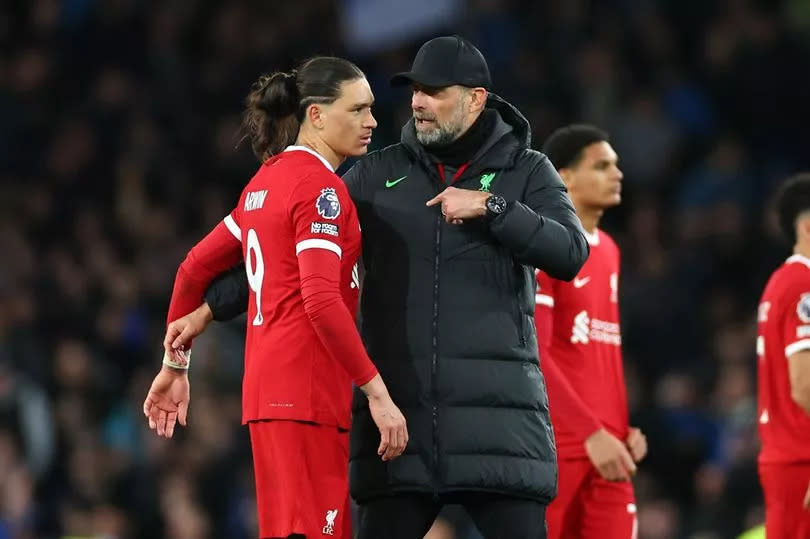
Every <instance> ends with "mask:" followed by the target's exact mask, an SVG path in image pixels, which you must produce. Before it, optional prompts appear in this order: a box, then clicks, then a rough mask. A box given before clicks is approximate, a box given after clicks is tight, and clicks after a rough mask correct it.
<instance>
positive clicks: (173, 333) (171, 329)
mask: <svg viewBox="0 0 810 539" xmlns="http://www.w3.org/2000/svg"><path fill="white" fill-rule="evenodd" d="M180 333H181V331H180V330H179V329H177V324H176V323H175V322H172V323H171V324H169V326H168V327H167V328H166V337H165V338H164V339H163V349H164V350H166V351H167V352H170V351H171V350H172V342H173V341H174V340H175V339H176V338H177V336H178V335H180Z"/></svg>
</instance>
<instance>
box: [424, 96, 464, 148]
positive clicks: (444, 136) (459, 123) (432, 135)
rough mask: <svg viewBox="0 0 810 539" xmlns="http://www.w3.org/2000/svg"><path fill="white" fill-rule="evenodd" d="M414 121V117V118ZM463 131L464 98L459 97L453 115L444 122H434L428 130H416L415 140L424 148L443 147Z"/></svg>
mask: <svg viewBox="0 0 810 539" xmlns="http://www.w3.org/2000/svg"><path fill="white" fill-rule="evenodd" d="M414 121H415V119H414ZM463 131H464V100H463V99H459V100H458V105H457V106H456V110H455V111H454V112H453V117H452V118H450V120H449V121H448V122H447V123H446V124H444V125H438V123H437V124H436V128H435V129H433V130H432V131H430V132H425V131H419V130H418V129H417V130H416V140H418V141H419V144H421V145H422V146H424V147H426V148H443V147H445V146H449V145H450V144H452V143H453V142H454V141H455V140H456V139H457V138H458V137H460V136H461V133H462V132H463Z"/></svg>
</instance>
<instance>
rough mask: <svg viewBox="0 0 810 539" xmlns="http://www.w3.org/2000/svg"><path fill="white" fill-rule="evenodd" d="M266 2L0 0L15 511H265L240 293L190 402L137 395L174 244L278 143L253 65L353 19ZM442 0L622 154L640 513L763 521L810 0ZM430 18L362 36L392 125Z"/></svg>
mask: <svg viewBox="0 0 810 539" xmlns="http://www.w3.org/2000/svg"><path fill="white" fill-rule="evenodd" d="M361 3H362V2H359V3H358V2H354V3H352V4H353V5H355V7H356V5H359V4H361ZM270 4H271V3H268V2H262V1H259V0H246V1H245V2H237V3H220V4H216V3H210V2H203V1H201V0H168V1H166V2H163V3H161V4H160V5H159V6H154V5H151V4H148V3H143V2H136V1H134V0H105V1H103V2H99V1H92V0H69V1H62V2H59V1H56V0H32V1H29V2H22V1H19V0H17V1H13V0H12V1H10V2H4V3H3V6H2V8H0V44H2V48H0V51H1V52H0V118H2V120H0V253H3V259H2V262H1V263H0V418H2V420H1V421H0V539H5V538H6V537H9V538H14V539H28V538H32V539H33V538H39V537H43V538H49V537H64V536H70V535H78V536H96V537H100V536H107V537H121V538H127V539H129V538H135V539H140V538H144V539H145V538H155V537H173V538H185V537H189V538H195V539H197V538H204V537H217V538H239V539H241V538H249V537H255V515H254V514H253V511H252V509H251V508H252V507H253V500H252V496H253V485H252V482H251V473H250V459H249V454H250V453H249V446H248V441H247V436H246V433H245V432H244V429H242V428H240V426H239V399H238V394H239V384H240V377H241V373H242V370H241V350H242V344H241V339H242V337H241V335H240V332H241V331H242V327H240V323H241V324H242V326H243V324H244V321H242V322H234V323H233V324H231V325H223V326H218V327H217V328H216V330H215V331H212V332H211V335H210V336H208V335H207V336H206V337H205V338H204V340H203V339H201V340H200V342H199V343H198V345H197V346H195V348H196V351H195V354H197V355H196V360H195V367H194V369H193V373H192V376H193V377H195V380H194V383H195V388H197V389H195V394H194V398H193V399H192V405H191V410H190V419H189V420H190V421H191V423H192V424H193V425H194V428H193V429H190V430H189V431H188V432H181V433H180V437H179V439H177V440H173V441H172V442H169V443H162V442H160V441H157V440H154V439H153V438H152V437H145V436H144V434H145V430H146V429H145V428H144V427H145V425H144V422H143V418H142V415H141V414H140V411H139V408H140V402H139V399H140V396H141V394H142V392H143V389H144V388H145V387H147V385H148V379H150V378H151V376H152V375H153V374H154V370H155V369H157V367H158V363H159V360H160V342H161V337H162V333H163V332H162V328H163V326H164V323H165V313H166V305H167V301H168V294H169V292H170V287H171V283H172V279H173V276H174V273H175V271H176V268H177V264H178V263H179V262H180V261H181V260H182V258H183V256H184V255H185V252H186V250H187V249H188V248H189V247H190V246H191V245H192V240H193V239H194V238H197V237H199V235H200V233H201V232H202V231H204V230H208V229H209V228H210V227H211V225H212V224H213V223H215V222H216V221H217V220H219V219H220V218H221V217H222V215H224V214H225V213H226V212H227V211H229V210H230V209H231V206H232V204H233V203H234V202H235V200H236V197H237V196H238V193H239V192H240V191H241V188H242V185H243V182H244V180H245V178H247V177H249V176H250V174H251V173H252V172H253V171H254V169H255V162H254V160H253V158H252V156H251V155H250V152H249V149H247V148H244V147H239V148H238V149H237V146H238V143H239V140H240V133H239V132H238V130H237V125H238V115H239V113H240V111H241V105H242V103H241V99H242V96H243V95H244V94H245V93H246V90H247V88H248V86H249V85H250V83H251V82H252V81H253V80H255V78H256V76H257V74H258V73H260V72H262V71H269V70H272V69H275V68H289V67H290V66H291V65H293V64H294V63H296V62H297V61H300V60H302V59H304V58H306V57H307V56H310V55H312V54H315V53H322V54H323V53H333V54H337V55H341V54H348V46H347V45H348V44H349V38H351V41H352V43H354V42H356V41H357V40H356V39H354V38H355V37H356V36H353V35H351V36H345V35H341V32H345V31H346V27H344V28H343V29H341V28H340V27H339V26H338V25H328V24H324V21H325V20H338V19H341V20H344V19H346V17H345V16H347V15H350V14H351V13H350V12H349V10H347V9H346V6H347V5H348V4H349V3H347V2H331V1H329V0H302V1H300V2H294V3H292V4H285V3H272V5H270ZM440 4H441V6H440V5H439V4H437V6H438V7H442V6H446V7H447V10H446V11H444V12H443V13H449V14H450V15H448V16H447V18H443V19H442V20H439V21H432V22H435V25H436V28H437V31H438V29H441V30H442V32H459V33H461V34H466V36H467V37H468V38H471V39H472V40H473V41H474V42H476V43H477V44H478V45H479V46H480V48H481V49H482V51H483V52H484V54H486V55H487V57H488V58H490V59H491V63H492V69H493V75H494V78H495V81H496V84H497V87H498V88H500V89H501V91H502V93H503V94H504V97H506V98H508V99H510V100H512V101H513V102H514V103H515V104H516V105H517V106H519V107H520V108H521V110H523V111H525V112H526V114H527V115H528V116H529V119H530V120H531V122H532V125H533V127H534V131H535V133H534V140H535V141H539V140H543V138H545V136H546V135H548V134H549V133H550V132H551V131H552V130H553V129H555V128H557V127H559V126H560V125H563V124H565V123H570V122H572V121H590V122H595V123H597V124H600V125H602V126H603V127H605V128H607V129H608V130H610V131H611V132H612V133H613V134H614V143H615V144H614V145H615V147H616V149H617V151H618V153H619V154H620V155H621V156H622V158H623V161H622V163H621V166H622V168H623V170H624V171H625V174H626V180H627V182H626V187H627V189H626V191H625V193H626V197H625V198H626V202H625V204H624V206H623V208H622V209H620V210H617V211H616V213H615V214H611V215H609V216H608V217H607V218H606V220H605V224H606V229H607V230H608V231H609V232H611V233H612V234H613V235H614V237H616V238H617V240H618V242H619V244H620V245H621V246H622V249H623V253H624V255H625V256H624V260H623V265H624V268H623V280H622V283H621V286H620V291H621V294H622V305H623V310H624V314H623V316H624V318H625V319H624V320H623V327H624V329H625V335H624V341H625V350H626V361H627V362H628V366H627V372H628V383H629V386H630V388H631V397H632V398H631V405H632V410H631V413H632V416H633V421H634V422H637V424H639V425H640V426H642V428H643V429H644V430H645V432H647V434H648V439H649V443H650V453H649V460H648V461H647V462H645V464H644V466H642V468H641V470H640V472H639V476H638V478H637V490H638V503H639V537H642V538H651V539H663V538H670V537H671V538H682V537H692V538H698V537H702V538H704V539H708V538H714V537H730V536H732V534H736V533H738V532H740V531H741V530H743V529H745V528H748V527H752V526H754V525H755V524H756V523H757V522H758V521H761V518H762V513H761V498H760V493H759V488H758V485H757V478H756V473H755V468H754V467H753V466H754V464H753V463H754V455H755V453H756V444H757V439H756V434H755V429H754V424H753V418H752V415H751V414H752V406H753V399H754V394H753V387H752V386H753V381H754V380H753V373H752V371H751V369H752V368H753V365H754V361H755V360H754V356H753V332H754V331H755V327H754V319H753V315H754V311H755V308H756V302H757V294H758V291H759V290H761V288H762V286H763V284H764V280H765V278H766V277H767V275H768V274H769V273H770V271H771V270H772V269H773V268H774V267H776V265H777V264H778V263H779V262H780V261H781V260H783V259H784V258H785V257H786V255H787V247H786V246H782V245H781V244H779V243H777V242H775V241H774V236H773V234H772V232H771V227H770V224H769V223H770V221H769V220H768V219H767V217H766V213H765V211H764V209H765V203H766V200H767V194H768V193H769V192H770V191H771V189H772V188H773V182H774V180H775V179H778V178H781V177H783V176H784V174H785V173H787V172H792V171H795V170H797V169H799V168H803V167H807V166H808V165H810V158H808V153H807V152H806V148H808V147H810V135H808V130H807V128H806V126H807V125H808V123H810V116H808V114H810V108H808V107H806V106H805V101H806V96H805V93H806V90H805V89H806V88H807V86H808V82H810V81H808V78H810V76H808V73H807V70H806V69H802V67H801V66H804V65H807V58H808V50H809V49H808V47H810V37H808V36H810V34H809V33H808V28H810V25H809V23H808V21H810V10H808V8H807V2H804V1H801V0H785V1H783V2H764V1H759V0H729V1H727V2H701V1H698V0H682V1H679V2H665V1H663V0H654V1H652V2H639V1H635V0H621V1H619V0H606V1H605V2H585V1H583V0H568V1H562V0H559V1H556V0H555V1H552V2H533V1H529V0H509V1H501V2H495V1H491V0H468V1H462V0H458V1H456V0H454V1H453V2H446V3H440ZM417 19H418V17H417ZM394 22H398V21H394ZM404 22H407V21H404ZM407 31H408V32H412V31H413V27H410V26H409V27H408V28H407ZM424 31H425V32H428V33H430V32H431V30H429V29H425V30H424ZM418 33H419V32H417V33H416V34H410V33H406V35H404V37H403V35H400V34H398V35H397V36H385V35H383V36H382V38H387V37H396V39H394V40H392V41H390V40H388V39H384V41H386V43H387V45H386V46H385V47H380V48H372V49H370V50H367V53H364V54H363V55H361V56H359V60H360V61H361V67H362V68H363V69H364V70H365V71H366V73H367V75H368V78H369V80H370V81H371V83H372V85H373V87H374V91H375V94H376V97H377V105H376V107H375V115H376V117H377V119H378V121H379V123H380V125H379V128H378V129H377V131H376V132H375V138H374V142H373V147H374V148H382V147H385V146H386V145H388V144H390V143H391V142H393V141H395V140H397V139H398V137H399V131H400V128H401V125H402V123H403V122H404V120H405V119H406V118H407V116H408V114H409V112H408V109H407V99H406V100H402V99H401V97H402V95H401V94H400V93H398V91H397V90H392V89H390V88H389V87H388V85H387V81H388V77H389V76H390V75H391V73H393V72H395V71H399V70H402V69H404V68H405V67H407V65H408V63H409V61H410V58H412V56H413V53H414V52H415V51H414V49H415V48H416V47H417V46H418V45H419V44H420V43H421V42H422V41H424V39H425V38H427V37H429V36H427V35H417V34H418ZM411 35H412V36H413V37H409V36H411ZM403 103H405V105H403ZM170 498H171V500H172V510H171V511H167V510H166V504H167V500H168V499H170ZM443 517H446V518H445V519H444V520H443V521H441V522H440V523H438V524H437V526H436V529H434V530H433V531H431V534H433V535H434V536H435V537H440V538H443V539H449V538H450V537H455V539H478V537H479V536H478V534H477V532H476V530H475V529H474V526H473V525H472V524H471V522H470V521H469V519H467V518H466V516H465V515H464V514H463V512H461V514H458V513H453V512H452V511H450V512H449V513H447V514H446V515H443Z"/></svg>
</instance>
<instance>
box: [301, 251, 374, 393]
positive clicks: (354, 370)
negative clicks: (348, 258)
mask: <svg viewBox="0 0 810 539" xmlns="http://www.w3.org/2000/svg"><path fill="white" fill-rule="evenodd" d="M298 269H299V272H300V274H301V295H302V296H303V298H304V310H305V311H306V313H307V316H308V317H309V320H310V322H311V323H312V327H313V328H315V333H316V334H317V335H318V339H320V341H321V343H322V344H323V346H324V348H325V349H326V350H327V351H328V352H329V354H330V355H331V356H332V359H334V360H335V361H337V362H338V363H339V364H340V365H342V366H343V368H344V369H345V370H346V372H347V373H348V374H349V376H350V377H351V378H352V380H353V381H354V385H355V386H357V387H359V386H362V385H365V384H366V383H368V382H369V380H371V379H372V378H374V376H375V375H376V374H377V368H376V367H375V366H374V364H373V363H372V362H371V359H369V357H368V354H367V353H366V349H365V347H364V346H363V341H362V340H361V339H360V335H359V333H358V332H357V326H356V325H355V323H354V318H353V317H352V314H351V313H350V312H349V309H348V308H347V307H346V304H345V303H344V302H343V298H342V297H341V295H340V287H339V285H340V259H339V258H338V257H337V256H335V254H333V253H331V252H329V250H324V249H306V250H304V251H302V252H301V253H300V254H299V255H298Z"/></svg>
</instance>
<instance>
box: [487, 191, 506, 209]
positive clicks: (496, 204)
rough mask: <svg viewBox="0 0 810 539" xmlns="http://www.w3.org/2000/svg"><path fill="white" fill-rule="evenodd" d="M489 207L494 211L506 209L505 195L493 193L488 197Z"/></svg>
mask: <svg viewBox="0 0 810 539" xmlns="http://www.w3.org/2000/svg"><path fill="white" fill-rule="evenodd" d="M487 208H489V211H491V212H493V213H503V212H504V210H505V209H506V201H505V200H504V199H503V197H499V196H495V195H493V196H491V197H489V198H488V199H487Z"/></svg>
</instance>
